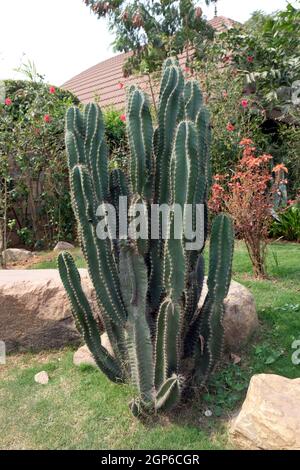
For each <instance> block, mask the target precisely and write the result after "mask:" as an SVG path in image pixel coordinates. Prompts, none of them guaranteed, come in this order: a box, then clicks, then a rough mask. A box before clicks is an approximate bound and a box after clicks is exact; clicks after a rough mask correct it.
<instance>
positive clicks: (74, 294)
mask: <svg viewBox="0 0 300 470" xmlns="http://www.w3.org/2000/svg"><path fill="white" fill-rule="evenodd" d="M58 269H59V273H60V276H61V279H62V282H63V285H64V287H65V289H66V292H67V294H68V297H69V300H70V303H71V305H72V312H73V315H74V318H75V322H76V324H77V325H79V327H80V331H81V333H82V335H83V337H84V340H85V342H86V344H87V346H88V348H89V350H90V351H91V353H92V354H93V356H94V358H95V361H96V364H97V366H98V367H99V369H100V370H101V371H102V372H103V373H104V374H105V375H107V377H108V378H109V379H110V380H112V381H113V382H120V381H122V380H123V373H122V370H121V368H120V366H119V364H118V362H117V361H116V360H115V359H114V358H113V357H112V356H111V355H110V354H109V353H108V351H107V350H106V349H105V348H104V347H103V346H102V345H101V340H100V335H99V328H98V325H97V322H96V320H95V318H94V316H93V313H92V311H91V308H90V305H89V302H88V300H87V298H86V295H85V293H84V291H83V289H82V286H81V279H80V274H79V272H78V269H77V267H76V265H75V262H74V260H73V258H72V256H71V255H70V254H69V253H66V252H62V253H60V255H59V257H58Z"/></svg>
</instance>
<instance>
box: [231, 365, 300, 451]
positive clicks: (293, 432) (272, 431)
mask: <svg viewBox="0 0 300 470" xmlns="http://www.w3.org/2000/svg"><path fill="white" fill-rule="evenodd" d="M299 397H300V379H287V378H285V377H280V376H279V375H273V374H259V375H254V376H253V377H252V379H251V381H250V385H249V389H248V393H247V397H246V400H245V401H244V404H243V406H242V409H241V411H240V413H239V414H238V416H237V417H236V418H235V419H234V420H233V421H232V423H231V428H230V435H231V437H232V440H233V442H234V443H235V444H236V445H238V446H239V447H242V448H246V449H263V450H300V406H299V403H300V402H299Z"/></svg>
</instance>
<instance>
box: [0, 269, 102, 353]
mask: <svg viewBox="0 0 300 470" xmlns="http://www.w3.org/2000/svg"><path fill="white" fill-rule="evenodd" d="M80 274H81V278H82V284H83V288H84V290H85V292H86V294H87V296H88V298H89V300H90V302H91V304H92V308H93V310H94V311H95V312H97V311H98V310H97V304H96V298H95V293H94V289H93V287H92V284H91V282H90V279H89V277H88V274H87V270H85V269H83V270H80ZM99 318H100V316H99ZM0 340H2V341H4V342H5V343H6V349H7V351H8V352H11V351H16V350H19V351H26V350H27V351H28V350H33V351H39V350H42V349H49V348H50V349H51V348H59V347H62V346H65V345H68V344H71V343H75V344H76V343H77V344H78V343H79V341H80V337H79V334H78V332H77V330H76V327H75V324H74V321H73V317H72V313H71V308H70V304H69V300H68V298H67V295H66V292H65V289H64V287H63V285H62V282H61V279H60V276H59V273H58V270H56V269H40V270H0Z"/></svg>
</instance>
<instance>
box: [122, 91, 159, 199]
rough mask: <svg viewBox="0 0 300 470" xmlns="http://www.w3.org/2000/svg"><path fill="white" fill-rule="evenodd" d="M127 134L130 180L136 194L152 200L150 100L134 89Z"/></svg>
mask: <svg viewBox="0 0 300 470" xmlns="http://www.w3.org/2000/svg"><path fill="white" fill-rule="evenodd" d="M127 133H128V141H129V147H130V152H131V158H130V179H131V189H132V192H133V193H134V194H135V193H136V194H139V195H140V196H143V197H145V198H149V199H150V198H151V176H152V162H151V158H152V140H153V125H152V118H151V113H150V108H149V104H148V100H147V98H146V96H145V95H144V93H142V92H141V91H140V90H138V89H134V90H133V91H132V92H131V94H130V97H129V103H128V106H127Z"/></svg>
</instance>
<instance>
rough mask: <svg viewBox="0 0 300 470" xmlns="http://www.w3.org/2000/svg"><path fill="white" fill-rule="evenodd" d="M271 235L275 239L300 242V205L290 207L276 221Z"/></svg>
mask: <svg viewBox="0 0 300 470" xmlns="http://www.w3.org/2000/svg"><path fill="white" fill-rule="evenodd" d="M270 235H271V237H274V238H280V237H283V238H284V239H285V240H289V241H296V242H300V204H299V203H298V204H295V205H292V206H290V207H288V208H287V209H286V210H285V211H284V212H282V213H281V214H279V216H278V220H274V222H273V224H272V226H271V229H270Z"/></svg>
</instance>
